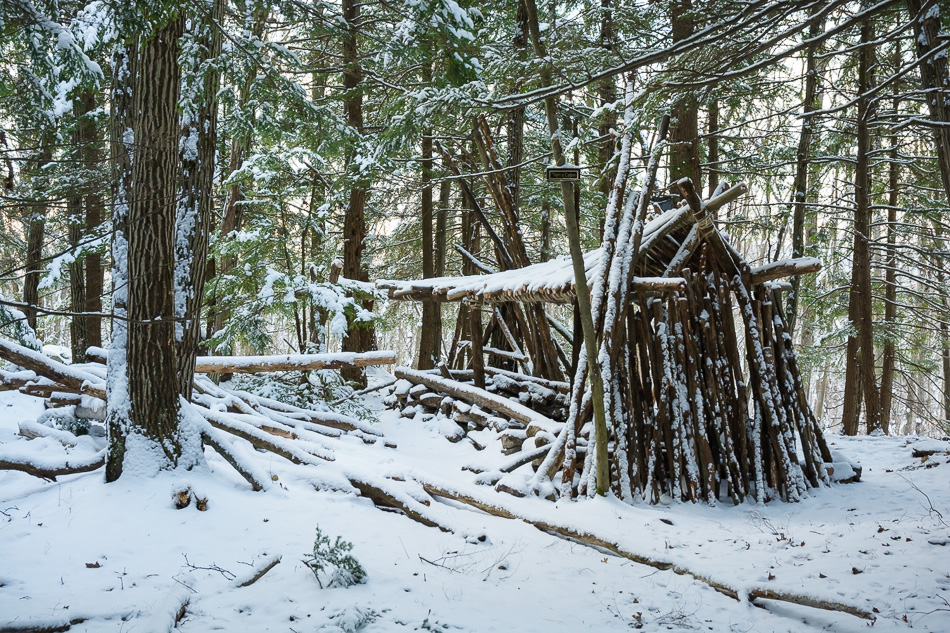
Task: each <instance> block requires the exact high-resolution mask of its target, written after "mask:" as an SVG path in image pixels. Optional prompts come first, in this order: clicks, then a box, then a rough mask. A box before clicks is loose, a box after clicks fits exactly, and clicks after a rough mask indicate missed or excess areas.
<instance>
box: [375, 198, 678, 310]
mask: <svg viewBox="0 0 950 633" xmlns="http://www.w3.org/2000/svg"><path fill="white" fill-rule="evenodd" d="M690 221H691V216H690V214H689V210H688V207H686V206H685V205H684V206H681V207H678V208H676V209H672V210H670V211H668V212H666V213H663V214H661V215H659V216H657V217H656V218H654V219H653V220H651V221H650V222H649V223H647V225H646V226H645V227H644V231H643V240H642V242H641V248H642V249H643V250H644V251H649V250H650V249H651V247H652V246H654V245H655V244H656V243H657V242H658V241H659V240H660V239H661V238H662V237H664V236H667V235H669V234H670V232H671V231H673V230H675V229H676V228H679V227H682V226H685V225H686V224H688V223H689V222H690ZM602 252H603V249H602V248H597V249H594V250H592V251H590V252H588V253H585V254H584V269H585V271H586V276H587V278H588V279H591V278H594V277H596V276H597V275H599V274H600V267H601V261H602V256H601V255H602ZM376 287H377V288H379V289H381V290H388V291H389V296H390V298H392V299H410V300H416V301H425V300H436V301H459V300H462V299H470V300H475V301H487V302H492V301H545V302H550V303H568V302H570V301H571V298H572V297H573V296H574V269H573V266H572V264H571V258H570V256H568V255H562V256H560V257H557V258H555V259H552V260H550V261H546V262H542V263H539V264H532V265H530V266H525V267H524V268H516V269H514V270H506V271H502V272H496V273H491V274H487V275H470V276H467V277H430V278H428V279H418V280H410V281H399V280H390V279H381V280H378V281H377V282H376Z"/></svg>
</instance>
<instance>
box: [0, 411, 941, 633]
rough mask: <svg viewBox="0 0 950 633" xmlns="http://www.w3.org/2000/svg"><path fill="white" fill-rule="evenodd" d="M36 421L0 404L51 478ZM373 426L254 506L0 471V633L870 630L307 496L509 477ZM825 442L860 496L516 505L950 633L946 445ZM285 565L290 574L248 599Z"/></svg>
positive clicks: (720, 569)
mask: <svg viewBox="0 0 950 633" xmlns="http://www.w3.org/2000/svg"><path fill="white" fill-rule="evenodd" d="M378 398H379V396H375V397H374V399H373V400H372V402H370V405H371V406H372V407H373V408H375V409H381V408H382V407H381V405H379V400H378ZM41 413H42V403H41V401H40V400H38V399H35V398H31V397H28V396H24V395H21V394H19V393H16V392H0V455H3V454H21V455H22V454H24V452H25V453H26V454H30V453H33V452H35V453H36V454H37V459H39V456H40V454H56V453H57V452H62V451H63V450H65V449H63V448H62V447H61V445H60V444H59V443H57V442H55V441H54V440H52V439H50V438H43V439H34V440H27V439H25V438H22V437H19V436H18V435H16V431H17V424H18V423H19V422H21V421H24V420H35V419H36V418H37V416H39V415H40V414H41ZM379 418H380V419H379V423H378V425H379V428H380V429H382V430H383V431H384V432H385V434H386V436H387V439H389V440H391V441H393V442H395V443H396V444H397V448H395V449H393V448H386V447H384V446H383V445H382V443H378V444H375V445H364V444H363V443H362V442H360V441H359V440H358V439H357V438H344V440H345V441H341V444H342V445H343V446H342V448H341V449H339V450H337V452H336V456H337V460H336V462H334V463H333V464H328V465H327V466H326V467H325V471H326V472H325V473H321V472H320V470H321V467H319V466H318V467H315V466H308V465H293V464H291V463H289V462H287V461H285V460H284V459H282V458H280V457H278V456H276V455H271V454H263V453H257V459H258V465H259V466H260V468H261V469H262V470H264V471H266V472H268V473H269V474H270V475H272V478H274V487H273V488H272V489H271V490H268V491H264V492H252V491H251V490H250V487H249V486H248V484H247V483H246V482H245V481H244V480H243V479H241V478H240V476H238V475H237V473H236V472H235V471H233V470H232V469H231V467H230V466H228V465H227V464H226V463H225V462H224V461H222V460H221V458H219V457H218V456H217V454H215V453H211V452H209V453H208V454H207V468H203V469H197V470H194V471H192V472H189V473H169V474H164V475H161V476H158V477H155V478H149V479H144V478H135V477H123V478H122V479H121V480H120V482H118V483H113V484H108V485H107V484H105V483H103V475H102V471H101V470H100V471H97V472H93V473H89V474H84V475H72V476H67V477H60V479H59V481H56V482H47V481H43V480H40V479H37V478H34V477H31V476H29V475H26V474H24V473H20V472H12V471H2V472H0V512H2V514H0V631H8V630H21V629H22V630H38V629H35V627H38V626H45V627H48V628H47V629H43V630H53V628H49V627H55V626H61V625H65V624H67V623H69V622H74V624H73V626H72V628H71V629H70V630H71V631H89V632H92V631H112V632H117V631H121V632H123V633H131V632H133V631H138V632H141V633H156V632H161V631H168V630H170V629H172V628H173V627H174V626H175V621H176V618H178V617H179V616H180V615H181V614H182V613H183V616H181V617H180V620H179V621H178V624H177V628H178V629H179V630H181V631H183V632H186V633H187V632H203V631H216V630H220V631H228V632H238V631H249V632H258V631H287V632H299V633H303V632H316V631H333V632H337V631H341V630H342V631H356V630H363V631H367V632H373V631H412V630H438V631H477V632H495V631H517V632H527V631H538V632H542V631H543V632H546V633H550V632H552V631H619V630H627V629H630V628H633V629H642V630H645V631H666V630H673V631H683V630H697V631H739V632H747V631H761V632H770V631H817V630H829V631H865V630H867V629H868V626H869V623H868V622H867V621H865V620H862V619H859V618H857V617H854V616H851V615H847V614H842V613H835V612H831V611H823V610H818V609H813V608H809V607H802V606H795V605H789V604H787V603H779V602H768V601H760V603H761V604H762V605H764V606H765V607H766V608H757V607H755V606H752V605H750V604H749V603H748V602H745V601H743V602H739V601H736V600H735V599H733V598H730V597H728V596H725V595H722V594H720V593H718V592H716V591H715V590H713V589H711V588H710V587H709V586H707V585H706V584H704V583H701V582H699V581H697V580H695V579H693V578H690V577H689V576H681V575H677V574H675V573H674V572H673V571H669V570H667V571H660V570H658V569H655V568H652V567H648V566H644V565H640V564H636V563H633V562H630V561H628V560H626V559H624V558H619V557H616V556H614V555H611V554H609V553H606V552H603V551H599V550H596V549H594V548H591V547H588V546H585V545H581V544H578V543H575V542H571V541H568V540H565V539H563V538H559V537H556V536H552V535H550V534H547V533H544V532H541V531H539V530H538V529H536V528H534V527H532V526H530V525H528V524H526V523H523V522H520V521H513V520H507V519H502V518H497V517H493V516H489V515H487V514H484V513H481V512H478V511H475V510H472V509H470V508H468V507H463V506H460V505H458V504H451V505H450V504H448V503H445V504H442V503H436V504H433V506H440V507H433V508H432V512H434V513H437V514H438V515H439V516H440V517H441V518H442V519H443V521H444V523H445V524H448V525H452V526H456V527H457V528H458V529H457V530H456V531H455V533H448V532H442V531H439V530H438V529H435V528H428V527H425V526H423V525H421V524H419V523H417V522H414V521H412V520H410V519H409V518H407V517H405V516H403V515H401V514H398V513H394V512H386V511H381V510H379V509H377V508H375V507H374V506H373V505H372V503H371V502H370V501H368V500H366V499H363V498H359V497H357V496H355V495H353V494H348V493H340V492H337V493H334V492H320V491H317V490H315V488H314V485H313V484H314V482H317V481H323V482H325V481H327V480H330V479H332V474H333V473H334V472H338V471H334V470H333V469H345V470H346V471H347V472H351V473H353V472H366V473H372V474H373V475H374V476H380V477H382V476H392V477H396V478H397V479H402V478H408V477H409V476H415V477H417V478H421V479H433V480H440V481H446V482H451V483H452V485H454V486H456V487H457V488H460V489H463V490H469V491H472V493H473V494H483V495H485V494H493V493H492V491H491V489H489V488H485V487H479V486H475V485H474V484H473V483H472V482H473V481H474V475H473V474H472V473H471V472H467V471H462V470H461V469H460V465H462V464H469V463H480V464H484V465H486V466H491V465H493V464H497V463H500V462H502V461H503V460H504V459H505V458H504V456H503V455H502V454H501V452H500V450H499V443H498V439H497V438H496V437H494V435H493V433H491V432H487V431H483V432H480V433H479V434H478V441H479V442H480V443H482V444H486V445H487V448H486V449H485V450H484V451H476V450H475V448H474V447H473V445H472V444H471V443H470V442H467V441H462V442H459V443H457V444H451V443H449V442H448V441H446V440H445V439H444V437H443V436H442V435H441V434H440V433H439V432H438V429H437V428H434V427H431V428H430V427H429V426H427V425H426V424H425V423H421V422H416V421H411V420H407V419H402V418H399V417H397V415H396V414H394V413H393V412H389V411H382V412H381V413H380V414H379ZM829 439H830V440H831V441H832V442H833V443H834V444H835V448H836V449H837V450H840V451H841V452H843V453H845V454H846V455H847V456H848V457H849V458H850V459H851V460H852V461H860V462H861V463H862V464H863V468H864V473H863V479H862V481H861V482H860V483H856V484H849V485H835V486H834V487H833V488H830V489H825V490H820V491H817V492H813V493H812V494H811V495H810V497H809V498H808V499H806V500H805V501H803V502H801V503H797V504H784V503H770V504H767V505H754V504H744V505H742V506H739V507H732V506H731V505H726V504H721V505H719V506H717V507H708V506H705V505H689V504H674V505H671V506H660V507H648V506H636V507H630V506H626V505H623V504H621V503H619V502H618V501H616V500H613V499H597V500H593V501H583V502H580V503H572V502H558V503H556V504H555V503H552V502H549V501H543V500H538V499H533V500H529V499H515V498H513V497H509V496H504V498H503V500H504V502H505V503H506V504H508V505H509V506H511V507H517V508H519V510H520V511H521V513H522V514H524V515H530V516H532V517H537V518H539V519H543V520H548V521H550V522H557V523H560V524H562V525H569V526H572V527H574V528H576V529H579V530H582V531H590V532H594V533H596V534H598V535H600V536H604V537H608V538H609V539H611V540H613V541H616V542H617V543H618V544H619V545H621V546H622V547H623V548H624V549H626V550H628V551H631V552H635V553H637V554H641V555H643V556H646V557H649V558H652V559H658V560H664V561H670V562H673V563H675V564H677V565H679V566H682V567H686V568H688V569H690V571H692V572H694V573H696V574H699V575H701V576H704V577H707V578H709V579H712V580H715V581H718V582H722V583H724V584H728V585H730V586H732V587H735V588H737V589H739V590H740V591H741V590H742V589H743V588H750V587H758V588H762V587H765V588H770V589H774V590H775V591H779V592H791V593H797V594H807V595H813V596H815V597H816V598H819V599H824V600H827V601H833V602H838V603H843V604H848V605H853V606H855V607H858V608H861V609H864V610H867V611H873V612H874V613H875V614H877V616H878V617H877V620H876V622H875V623H874V625H873V626H874V630H885V631H891V630H895V631H899V630H906V629H911V628H913V629H917V630H926V631H950V455H948V454H946V452H944V453H938V454H936V455H934V456H932V457H929V458H927V459H926V460H925V461H922V460H921V458H915V457H913V456H912V451H913V449H914V447H915V446H921V445H922V444H921V443H924V442H926V443H927V444H928V445H929V446H930V447H931V448H943V449H944V450H945V451H946V449H950V443H948V442H938V441H936V440H917V438H910V439H908V438H903V437H901V438H892V437H862V438H843V437H838V436H833V437H830V438H829ZM349 440H351V441H349ZM89 441H90V442H91V441H92V440H89ZM98 441H101V440H98ZM94 449H95V447H94V446H89V447H83V446H78V447H76V448H75V449H71V450H73V451H75V452H77V454H82V452H83V451H87V452H88V451H93V450H94ZM524 468H530V467H529V466H526V467H524ZM182 484H184V485H188V486H190V487H191V488H192V489H193V490H194V492H195V493H196V494H197V495H198V496H201V497H206V498H207V499H208V507H207V511H205V512H200V511H198V510H197V509H196V508H195V504H194V503H192V504H191V505H189V506H188V507H186V508H184V509H181V510H177V509H175V507H174V504H173V500H172V494H171V493H172V491H173V489H176V488H177V487H179V486H181V485H182ZM317 526H319V527H320V529H321V530H322V531H323V533H325V534H327V535H329V536H330V537H331V539H333V538H335V537H336V536H342V537H343V538H344V539H345V540H347V541H350V542H352V544H353V550H352V552H351V553H352V554H353V555H354V556H355V557H356V558H357V559H358V560H359V561H360V563H361V564H362V566H363V567H364V569H365V570H366V572H367V581H366V582H365V583H364V584H360V585H356V586H353V587H349V588H321V587H320V585H318V583H317V581H316V580H315V578H314V576H313V574H312V572H311V571H310V569H309V568H308V567H307V566H305V564H304V563H303V560H302V559H303V558H304V556H305V555H306V554H309V553H311V552H312V548H313V540H314V535H315V530H316V528H317ZM479 537H482V540H480V538H479ZM275 557H280V559H281V562H280V564H278V565H277V566H276V567H274V568H273V569H272V570H270V571H269V572H268V573H266V574H265V575H264V576H263V577H261V578H260V579H259V580H257V581H256V582H254V583H253V584H251V585H249V586H246V587H242V586H240V585H241V583H242V582H243V581H246V580H248V579H250V578H251V577H252V576H254V574H255V572H256V571H258V570H260V569H261V568H262V567H263V566H264V565H265V564H266V563H268V562H269V561H271V560H273V559H274V558H275ZM182 605H185V606H184V610H182ZM31 627H33V628H31ZM56 630H64V629H56Z"/></svg>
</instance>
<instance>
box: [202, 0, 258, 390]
mask: <svg viewBox="0 0 950 633" xmlns="http://www.w3.org/2000/svg"><path fill="white" fill-rule="evenodd" d="M268 15H269V8H268V7H267V6H264V7H263V8H259V9H258V10H256V11H255V12H254V16H253V24H252V26H251V33H252V34H253V36H254V37H255V38H257V39H260V38H261V37H262V36H263V34H264V27H265V26H266V24H267V17H268ZM217 30H220V27H217ZM256 78H257V67H256V66H255V67H254V68H253V69H252V71H251V73H250V76H248V78H247V80H246V81H245V82H244V85H243V86H241V89H240V93H239V95H238V103H239V104H240V107H246V106H247V101H248V99H249V98H250V91H251V85H252V84H253V83H254V80H255V79H256ZM250 149H251V131H250V130H246V131H244V132H243V133H242V134H239V135H237V136H235V137H234V138H232V139H231V151H230V157H229V160H228V171H227V174H228V176H230V175H232V174H234V173H235V172H236V171H238V170H239V169H240V168H241V166H242V165H243V164H244V158H245V157H246V156H247V153H248V152H249V151H250ZM243 201H244V192H243V191H242V190H241V185H240V184H239V183H232V184H231V185H229V186H228V187H227V190H226V192H225V200H224V210H223V212H222V214H221V233H220V235H221V237H222V238H223V239H228V236H229V235H231V233H232V232H234V231H238V230H240V229H241V225H242V222H243V217H242V205H241V202H243ZM235 263H236V262H235V259H234V257H233V256H226V257H223V258H222V261H220V262H214V263H213V265H212V270H214V273H215V275H222V276H223V275H227V274H228V273H230V272H231V270H232V269H233V268H234V266H235ZM206 277H207V275H206ZM218 299H219V297H218V296H215V299H214V310H213V311H214V327H213V328H212V330H213V332H220V331H221V330H222V329H223V328H224V325H225V322H226V321H227V320H228V319H229V318H230V317H231V312H230V310H229V309H228V307H227V306H225V305H220V304H219V303H218ZM224 351H225V352H227V351H230V350H229V349H225V350H224ZM224 378H227V377H226V376H225V377H224Z"/></svg>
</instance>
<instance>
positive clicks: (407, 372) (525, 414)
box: [393, 367, 561, 433]
mask: <svg viewBox="0 0 950 633" xmlns="http://www.w3.org/2000/svg"><path fill="white" fill-rule="evenodd" d="M393 373H394V374H395V376H396V378H403V379H405V380H408V381H409V382H411V383H415V384H417V385H425V386H426V387H429V388H430V389H432V390H434V391H438V392H440V393H445V394H448V395H450V396H452V397H453V398H455V399H457V400H462V401H464V402H469V403H472V404H477V405H478V406H480V407H482V408H483V409H489V410H491V411H496V412H498V413H501V414H502V415H506V416H508V417H510V418H512V419H514V420H517V421H518V422H521V423H522V424H524V425H525V426H527V425H532V424H533V425H535V426H537V427H539V428H541V429H543V430H545V431H549V432H551V433H556V432H557V431H558V429H560V427H561V425H560V424H559V423H558V422H555V421H554V420H552V419H550V418H548V417H545V416H543V415H541V414H540V413H537V412H536V411H532V410H531V409H529V408H528V407H526V406H524V405H522V404H520V403H518V402H516V401H514V400H510V399H508V398H505V397H503V396H499V395H496V394H493V393H489V392H488V391H485V390H484V389H479V388H478V387H474V386H472V385H466V384H463V383H460V382H456V381H454V380H447V379H446V378H443V377H441V376H436V375H434V374H428V373H425V372H421V371H416V370H414V369H409V368H407V367H397V368H396V369H395V370H394V372H393Z"/></svg>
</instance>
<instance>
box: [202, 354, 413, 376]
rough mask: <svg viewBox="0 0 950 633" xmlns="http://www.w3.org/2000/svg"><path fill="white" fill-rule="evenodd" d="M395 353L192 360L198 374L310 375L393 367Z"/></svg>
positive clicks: (226, 357)
mask: <svg viewBox="0 0 950 633" xmlns="http://www.w3.org/2000/svg"><path fill="white" fill-rule="evenodd" d="M396 360H397V358H396V352H390V351H381V352H364V353H361V354H356V353H351V352H344V353H341V354H280V355H274V356H199V357H198V358H196V359H195V373H198V374H257V373H267V372H277V371H310V370H313V369H342V368H344V367H369V366H371V365H393V364H395V363H396Z"/></svg>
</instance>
